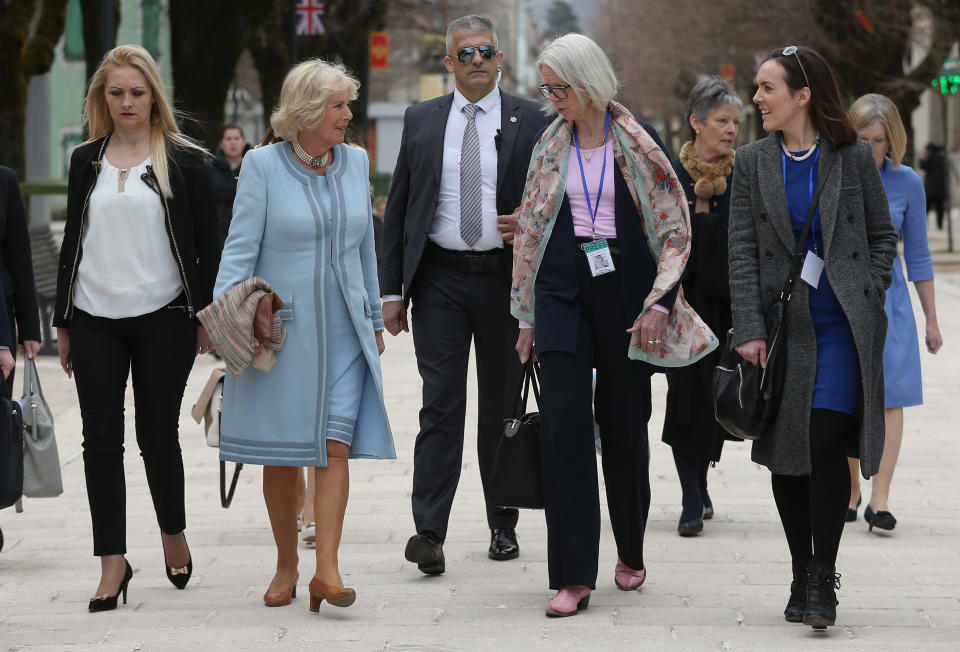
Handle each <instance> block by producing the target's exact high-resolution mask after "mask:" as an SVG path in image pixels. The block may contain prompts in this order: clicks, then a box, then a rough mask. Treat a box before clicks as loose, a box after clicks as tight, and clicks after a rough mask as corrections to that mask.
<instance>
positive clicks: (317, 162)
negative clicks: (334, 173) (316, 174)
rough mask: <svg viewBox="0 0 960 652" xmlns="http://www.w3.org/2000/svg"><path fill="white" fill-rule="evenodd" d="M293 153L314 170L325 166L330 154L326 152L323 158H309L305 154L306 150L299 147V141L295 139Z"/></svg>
mask: <svg viewBox="0 0 960 652" xmlns="http://www.w3.org/2000/svg"><path fill="white" fill-rule="evenodd" d="M292 144H293V153H294V154H296V155H297V158H298V159H300V160H301V161H303V162H304V163H306V164H307V165H309V166H310V167H312V168H313V169H314V170H316V169H317V168H319V167H320V166H326V165H327V161H329V160H330V152H327V153H326V154H324V155H323V156H310V155H309V154H307V152H306V150H304V149H303V147H301V146H300V141H299V140H297V139H296V138H294V139H293V142H292Z"/></svg>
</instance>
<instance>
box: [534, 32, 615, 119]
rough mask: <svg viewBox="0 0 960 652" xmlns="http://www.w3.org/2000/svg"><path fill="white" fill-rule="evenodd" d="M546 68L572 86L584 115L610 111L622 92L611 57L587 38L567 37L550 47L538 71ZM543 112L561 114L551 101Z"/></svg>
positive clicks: (538, 63)
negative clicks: (591, 111) (616, 97)
mask: <svg viewBox="0 0 960 652" xmlns="http://www.w3.org/2000/svg"><path fill="white" fill-rule="evenodd" d="M544 66H549V67H550V69H551V70H553V72H555V73H556V74H557V76H558V77H559V78H560V79H562V80H564V81H565V82H566V83H568V84H570V86H571V87H572V88H573V90H574V91H575V92H576V95H577V100H579V102H580V107H581V108H582V109H583V110H584V111H586V110H587V109H588V108H589V107H590V106H594V107H596V108H598V109H606V108H607V105H608V104H610V102H611V101H612V100H613V98H614V97H615V96H616V94H617V91H618V90H619V88H620V82H619V81H617V76H616V74H614V72H613V66H612V65H611V63H610V59H609V57H607V55H606V53H604V51H603V50H602V49H601V48H600V46H599V45H597V43H596V41H594V40H593V39H591V38H589V37H587V36H584V35H583V34H564V35H563V36H561V37H560V38H557V39H554V40H553V41H551V42H550V43H548V44H547V45H546V46H545V47H544V48H543V49H542V50H541V51H540V56H538V57H537V69H538V70H540V71H541V72H542V71H543V67H544ZM543 110H544V112H545V113H547V114H552V113H556V111H557V109H556V107H555V106H554V105H553V103H552V102H550V101H549V100H547V103H546V105H545V106H544V109H543Z"/></svg>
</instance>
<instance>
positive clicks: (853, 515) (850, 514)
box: [847, 494, 870, 523]
mask: <svg viewBox="0 0 960 652" xmlns="http://www.w3.org/2000/svg"><path fill="white" fill-rule="evenodd" d="M861 502H863V494H857V507H860V503H861ZM867 509H870V508H869V507H867ZM863 517H864V518H866V517H867V515H866V514H864V515H863ZM855 520H857V508H856V507H855V508H853V509H850V508H849V507H847V523H853V522H854V521H855Z"/></svg>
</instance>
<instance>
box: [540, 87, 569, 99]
mask: <svg viewBox="0 0 960 652" xmlns="http://www.w3.org/2000/svg"><path fill="white" fill-rule="evenodd" d="M568 88H570V84H565V85H563V86H547V85H546V84H541V85H540V86H537V90H539V91H540V94H541V95H543V99H545V100H549V99H550V96H551V95H553V96H554V97H555V98H557V99H558V100H565V99H567V89H568Z"/></svg>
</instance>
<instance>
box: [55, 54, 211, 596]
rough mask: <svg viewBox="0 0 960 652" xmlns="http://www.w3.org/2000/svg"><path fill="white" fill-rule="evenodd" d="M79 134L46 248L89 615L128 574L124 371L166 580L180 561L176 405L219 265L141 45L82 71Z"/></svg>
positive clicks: (204, 183) (199, 163) (199, 157)
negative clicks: (79, 464)
mask: <svg viewBox="0 0 960 652" xmlns="http://www.w3.org/2000/svg"><path fill="white" fill-rule="evenodd" d="M84 123H85V125H86V127H87V128H88V130H89V134H90V140H88V141H87V142H86V143H84V144H82V145H80V146H79V147H78V148H77V149H76V150H74V152H73V156H72V158H71V161H70V180H69V190H68V196H67V224H66V228H65V230H64V241H63V247H62V249H61V252H60V273H59V278H58V282H57V303H56V313H55V315H54V325H55V326H56V327H57V337H58V342H57V345H58V348H59V351H60V363H61V365H62V367H63V370H64V371H65V372H66V373H67V375H70V374H72V373H73V374H75V378H76V385H77V396H78V398H79V402H80V413H81V416H82V419H83V461H84V470H85V473H86V480H87V497H88V499H89V501H90V515H91V518H92V520H93V554H94V555H96V556H98V557H100V563H101V577H100V584H99V586H98V587H97V590H96V593H95V594H94V597H93V598H91V600H90V604H89V609H90V611H105V610H109V609H114V608H116V606H117V598H118V597H119V596H120V595H121V593H122V594H123V600H124V602H126V596H127V584H128V582H129V581H130V578H131V577H132V576H133V571H132V569H131V567H130V564H129V563H128V562H127V561H126V559H125V558H124V553H125V552H126V514H125V512H126V494H125V481H124V473H123V430H124V420H123V401H124V392H125V389H126V383H127V376H128V374H130V373H132V376H133V393H134V403H135V409H136V432H137V444H138V446H139V448H140V453H141V456H142V457H143V463H144V467H145V469H146V473H147V482H148V484H149V486H150V493H151V495H152V497H153V504H154V508H155V509H156V512H157V521H158V523H159V526H160V532H161V540H162V543H163V550H164V559H165V568H164V570H165V572H166V575H167V577H168V578H169V579H170V581H171V583H173V585H174V586H176V587H177V588H178V589H182V588H184V587H185V586H186V584H187V582H188V581H189V579H190V575H191V573H192V571H193V563H192V559H191V557H190V551H189V548H188V547H187V542H186V538H185V536H184V534H183V531H184V528H185V527H186V519H185V515H184V486H183V485H184V481H183V460H182V458H181V455H180V445H179V442H178V432H177V428H178V418H179V414H180V402H181V400H182V398H183V391H184V388H185V386H186V382H187V376H188V375H189V373H190V369H191V368H192V366H193V361H194V357H195V356H196V354H197V353H206V352H207V351H209V350H210V343H209V339H208V338H207V336H206V333H205V332H204V331H203V328H202V327H201V326H200V325H199V323H198V322H197V321H196V318H195V315H196V313H197V311H198V310H200V309H201V308H203V307H205V306H206V305H207V304H208V303H210V300H211V295H212V292H213V283H214V280H215V278H216V273H217V266H218V265H219V242H218V238H217V227H216V209H215V207H214V205H213V201H212V196H211V194H210V192H209V187H210V178H209V173H208V167H207V162H206V160H205V159H206V158H207V156H208V154H207V153H206V151H205V150H203V149H202V148H200V147H198V146H197V145H195V144H194V143H192V142H191V141H189V140H188V139H186V138H184V137H183V136H182V135H181V134H180V132H179V129H178V128H177V124H176V121H175V120H174V117H173V114H172V111H171V109H170V104H169V102H168V101H167V98H166V94H165V91H164V88H163V82H162V81H161V78H160V73H159V70H158V68H157V65H156V63H155V62H154V61H153V59H152V58H151V56H150V54H149V53H148V52H147V51H146V50H145V49H143V48H142V47H140V46H137V45H122V46H119V47H116V48H114V49H113V50H111V51H110V52H108V53H107V54H106V56H105V57H104V59H103V62H102V63H101V64H100V67H99V68H98V69H97V72H96V73H94V75H93V78H92V79H91V81H90V88H89V91H88V93H87V100H86V105H85V110H84Z"/></svg>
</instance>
